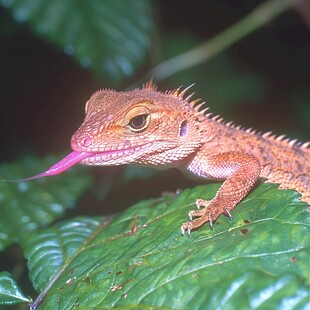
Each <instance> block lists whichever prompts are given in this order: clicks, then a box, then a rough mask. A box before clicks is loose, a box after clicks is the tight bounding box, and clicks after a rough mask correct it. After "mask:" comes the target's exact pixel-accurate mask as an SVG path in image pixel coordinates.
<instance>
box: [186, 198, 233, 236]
mask: <svg viewBox="0 0 310 310" xmlns="http://www.w3.org/2000/svg"><path fill="white" fill-rule="evenodd" d="M196 206H197V208H198V209H199V208H200V207H204V208H203V209H201V210H191V211H189V213H188V217H189V219H190V221H188V222H185V223H183V224H182V226H181V233H182V235H183V236H184V235H185V233H187V235H188V236H189V235H190V234H191V231H192V230H194V229H197V228H199V227H200V226H202V225H203V224H205V223H207V222H209V225H210V227H211V229H212V230H213V222H214V221H215V220H216V219H217V217H218V216H219V215H220V214H221V213H224V214H225V215H226V216H228V218H229V219H230V220H231V218H232V216H231V213H230V212H229V210H228V209H227V208H223V210H222V211H221V210H220V208H219V206H218V205H217V203H216V202H215V201H214V200H210V201H209V200H203V199H197V200H196ZM194 217H196V219H194V220H193V218H194Z"/></svg>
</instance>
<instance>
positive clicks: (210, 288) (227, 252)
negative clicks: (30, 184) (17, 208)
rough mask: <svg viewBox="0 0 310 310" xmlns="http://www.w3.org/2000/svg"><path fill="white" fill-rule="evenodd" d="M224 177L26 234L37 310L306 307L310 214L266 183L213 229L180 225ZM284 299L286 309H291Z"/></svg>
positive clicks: (295, 196)
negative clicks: (186, 231)
mask: <svg viewBox="0 0 310 310" xmlns="http://www.w3.org/2000/svg"><path fill="white" fill-rule="evenodd" d="M217 188H218V185H214V184H213V185H209V186H199V187H196V188H195V189H192V190H185V191H184V192H182V193H181V194H180V195H179V196H176V197H174V196H166V197H164V198H161V199H152V200H148V201H142V202H140V203H138V204H136V205H134V206H133V207H131V208H129V209H127V210H126V211H125V212H124V213H122V214H121V215H119V216H117V217H115V218H114V219H113V220H111V221H110V222H109V221H107V219H100V218H76V219H72V220H69V221H66V222H63V223H60V224H58V225H56V226H55V227H53V228H49V229H47V230H44V231H42V232H40V233H39V232H36V233H33V234H31V236H27V238H24V239H23V242H22V244H23V248H24V250H25V253H26V257H27V258H28V260H29V268H30V272H31V279H32V281H33V283H34V285H35V286H36V288H37V289H38V291H39V292H41V294H40V295H39V297H38V299H37V300H36V302H35V304H34V305H33V308H36V307H39V308H40V306H42V307H43V308H44V309H72V308H75V307H77V308H82V309H85V308H110V307H118V309H128V308H134V309H141V308H147V307H148V308H150V309H152V307H159V308H160V309H183V308H187V309H237V308H238V309H250V308H251V309H266V308H268V309H283V308H285V309H305V308H306V307H307V302H308V298H309V279H308V278H309V223H310V221H309V213H307V212H306V204H305V203H301V202H300V201H299V199H298V198H299V195H298V194H297V193H296V192H294V191H290V190H286V191H279V190H277V188H276V186H275V185H270V184H262V185H260V186H259V187H258V188H257V189H256V190H255V191H253V192H252V193H251V194H250V195H249V196H248V197H247V198H246V199H245V200H244V201H243V202H242V203H240V204H239V205H238V207H237V208H236V209H235V210H234V211H233V220H232V221H229V220H228V219H227V218H226V217H225V216H221V217H220V218H219V219H218V220H217V222H216V225H215V230H214V231H211V230H210V228H209V226H208V225H205V226H204V227H203V228H201V229H200V230H198V231H194V232H193V233H192V234H191V236H190V237H187V236H185V237H183V236H181V234H180V226H181V224H182V222H183V221H185V220H186V217H187V216H186V215H187V213H188V211H189V210H190V209H192V208H193V207H194V201H195V199H196V198H197V197H202V198H205V199H210V198H211V197H212V196H213V195H214V193H215V191H216V189H217ZM284 306H285V307H284Z"/></svg>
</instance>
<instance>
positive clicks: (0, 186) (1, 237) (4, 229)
mask: <svg viewBox="0 0 310 310" xmlns="http://www.w3.org/2000/svg"><path fill="white" fill-rule="evenodd" d="M55 162H56V158H55V157H51V156H50V157H48V158H45V159H42V160H38V159H36V158H33V157H29V158H27V159H24V160H23V161H22V162H20V163H10V164H3V165H1V166H0V177H1V179H8V180H12V179H21V178H24V177H28V176H31V175H34V174H36V173H38V172H41V171H44V170H46V169H47V168H48V167H50V166H51V165H52V163H55ZM90 184H91V179H90V177H89V175H88V174H87V173H86V171H85V170H84V169H80V170H79V171H77V169H72V170H70V171H69V172H67V173H65V174H64V175H63V176H61V177H59V176H55V177H47V178H42V179H39V180H35V181H28V182H14V183H11V182H5V181H0V250H3V249H4V248H5V247H7V246H8V245H10V244H11V243H12V242H18V240H19V239H20V237H21V236H24V234H26V233H27V232H29V231H33V230H36V229H38V228H39V227H42V226H46V225H47V224H49V223H52V222H53V221H55V220H56V219H58V218H60V217H61V216H63V214H64V213H65V211H66V210H67V209H68V208H72V207H74V205H75V202H76V200H77V199H78V198H79V197H80V195H81V193H82V192H83V191H84V190H85V189H86V188H87V187H89V186H90Z"/></svg>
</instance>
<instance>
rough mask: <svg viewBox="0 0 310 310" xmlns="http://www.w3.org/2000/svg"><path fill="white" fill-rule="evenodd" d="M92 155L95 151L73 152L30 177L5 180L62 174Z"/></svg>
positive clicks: (32, 178) (28, 179)
mask: <svg viewBox="0 0 310 310" xmlns="http://www.w3.org/2000/svg"><path fill="white" fill-rule="evenodd" d="M91 155H94V154H93V153H87V152H75V151H74V152H72V153H70V154H69V155H67V156H66V157H65V158H63V159H62V160H60V161H59V162H58V163H56V164H55V165H53V166H52V167H50V168H49V169H47V170H46V171H44V172H42V173H39V174H37V175H34V176H33V177H29V178H26V179H21V180H5V181H9V182H22V181H30V180H34V179H38V178H42V177H47V176H50V175H56V174H60V173H62V172H64V171H66V170H68V169H69V168H70V167H72V166H74V165H75V164H77V163H79V162H80V161H81V160H83V159H84V158H87V157H89V156H91Z"/></svg>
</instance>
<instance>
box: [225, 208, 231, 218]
mask: <svg viewBox="0 0 310 310" xmlns="http://www.w3.org/2000/svg"><path fill="white" fill-rule="evenodd" d="M225 212H226V214H227V216H228V218H229V220H230V221H231V220H232V215H231V213H230V212H229V210H228V209H226V208H225Z"/></svg>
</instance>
